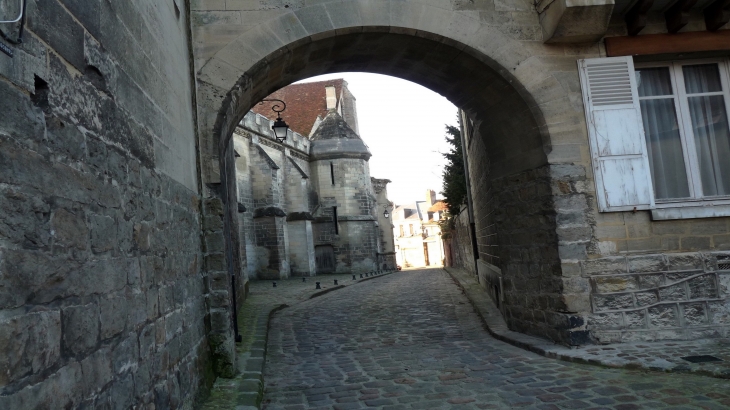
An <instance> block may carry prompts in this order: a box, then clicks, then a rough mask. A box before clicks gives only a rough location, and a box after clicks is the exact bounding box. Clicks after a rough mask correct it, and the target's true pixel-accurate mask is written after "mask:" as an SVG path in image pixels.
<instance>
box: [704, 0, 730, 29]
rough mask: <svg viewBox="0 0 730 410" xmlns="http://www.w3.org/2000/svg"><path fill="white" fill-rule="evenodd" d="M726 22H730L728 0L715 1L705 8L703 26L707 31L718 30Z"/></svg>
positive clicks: (729, 2)
mask: <svg viewBox="0 0 730 410" xmlns="http://www.w3.org/2000/svg"><path fill="white" fill-rule="evenodd" d="M728 21H730V0H717V1H715V2H714V3H712V4H710V5H709V6H707V8H705V26H707V29H708V30H710V31H716V30H719V29H720V27H722V26H724V25H725V24H727V22H728Z"/></svg>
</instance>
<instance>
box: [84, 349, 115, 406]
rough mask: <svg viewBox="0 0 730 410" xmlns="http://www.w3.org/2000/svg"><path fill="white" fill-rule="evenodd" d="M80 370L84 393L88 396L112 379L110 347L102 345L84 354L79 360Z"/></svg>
mask: <svg viewBox="0 0 730 410" xmlns="http://www.w3.org/2000/svg"><path fill="white" fill-rule="evenodd" d="M81 371H82V373H83V375H84V384H83V387H84V395H86V396H89V395H91V394H92V393H94V392H97V391H99V390H100V389H102V388H103V387H104V386H105V385H106V384H107V383H109V382H110V381H112V379H113V375H112V363H111V351H110V349H109V348H108V347H102V348H101V349H99V350H97V351H95V352H94V353H92V354H90V355H88V356H86V358H84V360H82V361H81Z"/></svg>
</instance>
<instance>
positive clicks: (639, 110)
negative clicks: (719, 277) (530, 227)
mask: <svg viewBox="0 0 730 410" xmlns="http://www.w3.org/2000/svg"><path fill="white" fill-rule="evenodd" d="M579 68H580V70H579V72H580V78H581V87H582V89H583V99H584V106H585V110H586V123H587V125H588V134H589V140H590V148H591V157H592V161H593V171H594V172H593V173H594V176H595V182H596V196H597V199H598V208H599V210H600V211H601V212H610V211H628V210H639V209H648V210H652V217H654V218H655V219H675V218H688V217H707V216H730V126H729V125H728V117H729V116H730V111H729V108H730V60H727V59H706V60H701V61H689V60H687V61H674V62H665V63H651V64H649V63H647V64H640V65H637V66H636V68H635V67H634V63H633V60H632V58H631V57H608V58H593V59H585V60H580V61H579ZM707 205H713V206H714V209H709V208H708V207H707ZM670 208H674V209H673V210H672V209H670ZM680 208H682V209H680Z"/></svg>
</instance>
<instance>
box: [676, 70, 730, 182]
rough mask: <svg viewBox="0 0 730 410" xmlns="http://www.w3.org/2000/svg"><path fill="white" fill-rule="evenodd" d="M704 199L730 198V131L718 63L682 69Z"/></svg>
mask: <svg viewBox="0 0 730 410" xmlns="http://www.w3.org/2000/svg"><path fill="white" fill-rule="evenodd" d="M682 71H683V74H684V84H685V90H686V91H687V94H690V95H688V97H687V103H688V105H689V112H690V118H691V120H692V130H693V133H694V141H695V147H696V148H697V158H698V161H699V167H700V177H701V179H702V191H703V195H704V196H715V195H730V129H728V121H727V110H726V108H725V99H724V97H723V95H694V96H693V95H691V94H701V93H711V92H717V91H722V83H721V82H720V73H719V69H718V66H717V64H701V65H688V66H684V67H683V68H682Z"/></svg>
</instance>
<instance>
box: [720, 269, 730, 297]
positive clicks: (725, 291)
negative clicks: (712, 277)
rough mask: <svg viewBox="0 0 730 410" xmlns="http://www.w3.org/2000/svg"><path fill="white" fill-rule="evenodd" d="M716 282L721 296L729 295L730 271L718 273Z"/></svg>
mask: <svg viewBox="0 0 730 410" xmlns="http://www.w3.org/2000/svg"><path fill="white" fill-rule="evenodd" d="M717 283H718V284H719V285H720V295H721V297H730V272H725V273H718V274H717Z"/></svg>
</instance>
